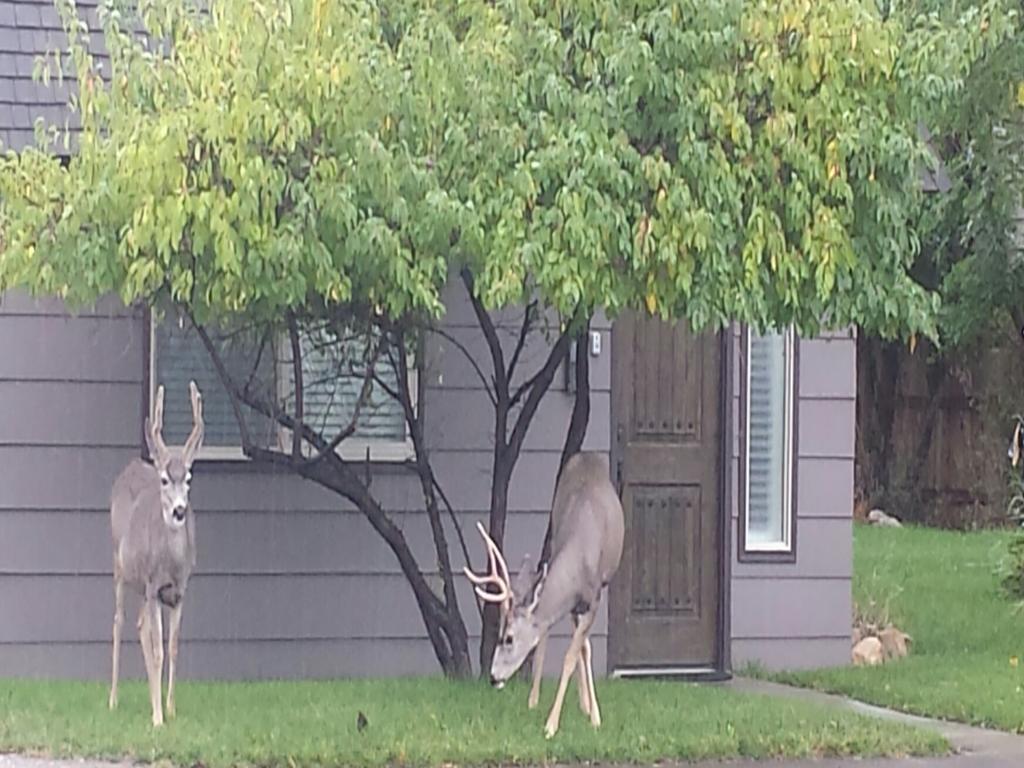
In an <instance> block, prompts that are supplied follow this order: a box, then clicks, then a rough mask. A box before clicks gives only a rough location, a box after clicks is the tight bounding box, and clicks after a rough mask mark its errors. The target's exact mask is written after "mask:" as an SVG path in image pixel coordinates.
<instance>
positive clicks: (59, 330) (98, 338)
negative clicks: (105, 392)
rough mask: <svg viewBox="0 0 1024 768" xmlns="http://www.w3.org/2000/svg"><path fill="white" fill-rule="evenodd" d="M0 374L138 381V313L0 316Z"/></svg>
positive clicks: (37, 378)
mask: <svg viewBox="0 0 1024 768" xmlns="http://www.w3.org/2000/svg"><path fill="white" fill-rule="evenodd" d="M0 322H2V325H0V328H2V331H3V332H2V333H0V380H14V381H101V382H127V381H139V382H141V381H142V367H141V360H142V342H143V335H144V333H145V328H144V327H143V323H141V322H139V321H138V320H137V319H135V318H132V317H128V316H120V317H102V316H82V317H53V316H52V315H41V316H27V315H9V316H5V317H3V318H2V320H0Z"/></svg>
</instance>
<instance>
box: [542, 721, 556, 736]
mask: <svg viewBox="0 0 1024 768" xmlns="http://www.w3.org/2000/svg"><path fill="white" fill-rule="evenodd" d="M556 733H558V723H557V722H556V723H553V722H551V721H550V720H548V723H547V725H545V726H544V738H545V739H550V738H553V737H554V735H555V734H556Z"/></svg>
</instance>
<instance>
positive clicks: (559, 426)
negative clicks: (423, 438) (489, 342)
mask: <svg viewBox="0 0 1024 768" xmlns="http://www.w3.org/2000/svg"><path fill="white" fill-rule="evenodd" d="M428 394H429V404H430V407H429V408H428V409H427V411H426V413H425V420H426V432H427V434H429V435H430V436H431V441H432V442H434V443H435V445H444V446H446V447H445V448H444V449H443V450H444V451H446V452H448V451H452V450H453V449H454V448H455V447H456V446H458V448H457V450H458V451H459V452H462V451H471V452H489V451H490V446H491V445H493V444H494V406H493V405H492V404H491V401H490V399H489V398H488V397H487V395H486V394H485V393H484V392H483V391H481V390H479V389H478V390H471V391H465V390H449V389H439V390H434V391H431V392H429V393H428ZM572 405H573V398H572V397H569V396H566V395H564V394H563V393H561V392H554V393H551V394H550V395H549V396H548V397H545V398H544V400H543V401H542V402H541V405H540V407H539V408H538V409H537V414H536V416H535V417H534V421H533V424H532V425H531V427H530V430H529V432H527V434H526V440H525V442H524V447H525V449H526V450H527V451H547V452H551V451H559V452H560V451H561V450H562V442H563V441H564V440H565V433H566V430H568V429H569V420H570V418H571V416H572ZM590 408H591V412H590V423H589V426H588V429H587V435H586V440H585V441H584V445H583V447H584V449H586V450H594V451H607V450H609V438H610V425H609V419H610V418H611V399H610V394H609V393H608V392H607V391H605V392H593V393H592V394H591V399H590ZM510 430H511V427H510ZM556 461H557V457H556Z"/></svg>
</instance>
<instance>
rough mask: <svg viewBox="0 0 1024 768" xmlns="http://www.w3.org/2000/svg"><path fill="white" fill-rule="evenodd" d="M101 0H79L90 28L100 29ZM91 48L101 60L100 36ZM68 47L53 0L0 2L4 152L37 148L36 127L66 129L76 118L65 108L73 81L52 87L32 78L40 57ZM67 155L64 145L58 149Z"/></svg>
mask: <svg viewBox="0 0 1024 768" xmlns="http://www.w3.org/2000/svg"><path fill="white" fill-rule="evenodd" d="M98 2H99V0H78V2H77V5H78V12H79V15H80V16H81V17H82V18H83V19H85V21H86V23H87V24H88V25H89V28H90V29H92V30H98V29H99V18H98V15H97V5H98ZM90 37H91V40H90V48H91V49H92V51H93V53H95V54H99V55H101V56H102V53H103V51H102V47H101V43H102V40H101V39H102V35H91V36H90ZM66 49H67V36H66V35H65V34H64V28H63V27H62V25H61V21H60V15H59V14H58V13H57V9H56V7H55V6H54V4H53V0H0V150H7V149H13V150H15V151H18V150H21V149H24V148H25V147H27V146H32V145H34V144H35V123H36V120H37V119H41V120H42V121H43V124H44V125H45V126H48V127H49V126H55V127H57V128H60V129H63V128H64V127H65V121H68V122H69V124H70V126H71V127H72V128H74V127H75V126H76V125H77V120H76V118H75V116H74V115H73V114H71V112H70V110H69V109H68V107H67V104H68V96H69V95H70V94H71V92H72V89H73V88H74V81H73V78H69V77H67V73H65V81H64V83H63V84H60V83H58V82H57V79H56V78H53V79H51V81H50V84H49V85H43V84H42V83H41V82H40V83H37V82H36V81H35V80H33V78H32V73H33V71H34V70H35V63H36V60H37V58H38V57H39V56H43V55H45V54H47V53H49V52H53V51H55V50H60V51H62V52H63V51H65V50H66ZM56 149H57V151H58V152H61V153H63V152H64V149H63V143H62V142H61V143H59V144H58V146H57V147H56Z"/></svg>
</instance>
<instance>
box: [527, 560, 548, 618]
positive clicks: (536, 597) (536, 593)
mask: <svg viewBox="0 0 1024 768" xmlns="http://www.w3.org/2000/svg"><path fill="white" fill-rule="evenodd" d="M547 578H548V564H547V563H544V564H543V565H542V566H541V567H540V576H538V577H537V581H536V582H534V585H533V592H532V593H531V595H530V604H529V608H528V609H527V610H528V611H529V612H530V613H533V611H534V609H535V608H536V607H537V603H539V602H540V593H541V590H542V589H543V588H544V582H545V581H546V580H547Z"/></svg>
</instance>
